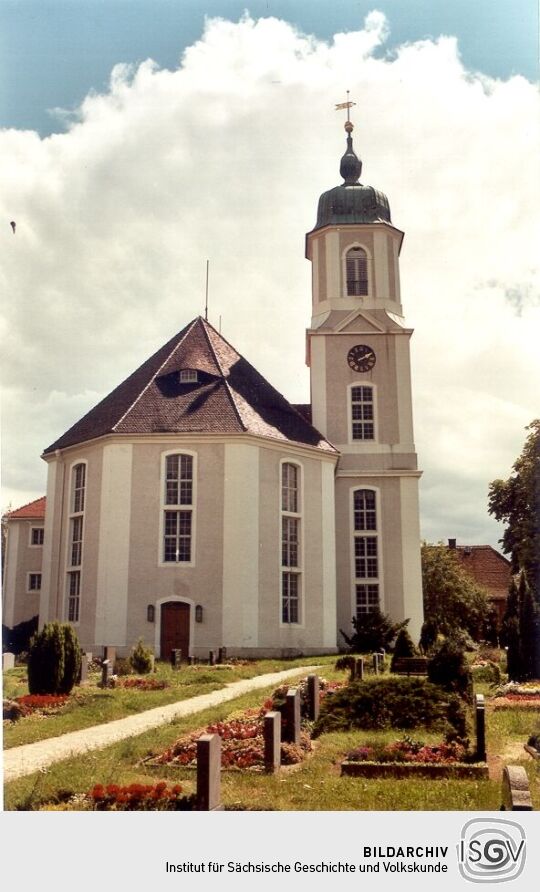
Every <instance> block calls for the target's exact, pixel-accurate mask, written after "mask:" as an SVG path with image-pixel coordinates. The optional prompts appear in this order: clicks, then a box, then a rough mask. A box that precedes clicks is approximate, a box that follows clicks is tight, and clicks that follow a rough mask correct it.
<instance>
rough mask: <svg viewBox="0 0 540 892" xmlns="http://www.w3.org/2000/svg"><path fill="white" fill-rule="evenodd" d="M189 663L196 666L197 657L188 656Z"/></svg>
mask: <svg viewBox="0 0 540 892" xmlns="http://www.w3.org/2000/svg"><path fill="white" fill-rule="evenodd" d="M188 664H189V665H190V666H194V665H195V657H188Z"/></svg>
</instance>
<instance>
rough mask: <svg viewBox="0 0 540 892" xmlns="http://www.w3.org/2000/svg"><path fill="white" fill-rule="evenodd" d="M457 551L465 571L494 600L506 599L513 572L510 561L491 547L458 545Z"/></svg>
mask: <svg viewBox="0 0 540 892" xmlns="http://www.w3.org/2000/svg"><path fill="white" fill-rule="evenodd" d="M455 551H456V555H457V557H458V558H459V561H460V563H461V566H462V567H463V569H464V570H466V572H467V573H468V574H469V576H472V578H473V579H474V580H475V581H476V582H478V584H479V585H483V586H484V588H486V589H487V590H488V592H489V594H490V595H491V597H492V598H497V599H498V598H506V596H507V595H508V587H509V585H510V580H511V578H512V572H511V564H510V561H509V560H508V559H507V558H505V557H504V555H502V554H500V553H499V552H498V551H496V550H495V548H492V547H491V545H457V546H456V548H455Z"/></svg>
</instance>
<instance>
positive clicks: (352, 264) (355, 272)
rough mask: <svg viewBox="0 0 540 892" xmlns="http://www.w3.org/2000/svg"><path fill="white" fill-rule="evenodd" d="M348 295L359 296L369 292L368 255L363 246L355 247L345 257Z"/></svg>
mask: <svg viewBox="0 0 540 892" xmlns="http://www.w3.org/2000/svg"><path fill="white" fill-rule="evenodd" d="M345 276H346V279H347V295H349V296H358V297H361V296H363V295H367V293H368V256H367V254H366V252H365V251H364V249H363V248H359V247H354V248H350V249H349V250H348V251H347V254H346V257H345Z"/></svg>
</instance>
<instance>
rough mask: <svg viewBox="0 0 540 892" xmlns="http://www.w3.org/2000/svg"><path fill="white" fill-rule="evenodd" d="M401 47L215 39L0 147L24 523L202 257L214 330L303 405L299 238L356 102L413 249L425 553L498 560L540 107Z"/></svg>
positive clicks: (431, 49)
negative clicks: (69, 437)
mask: <svg viewBox="0 0 540 892" xmlns="http://www.w3.org/2000/svg"><path fill="white" fill-rule="evenodd" d="M387 35H388V23H387V22H386V19H385V18H384V16H383V15H382V14H381V13H379V12H372V13H370V15H369V16H368V18H367V20H366V23H365V26H364V28H363V29H362V30H359V31H357V32H351V33H348V34H338V35H336V37H335V39H334V42H333V43H332V44H327V43H324V42H321V41H318V40H316V39H315V38H312V37H306V36H305V35H302V34H300V33H298V31H297V30H295V29H294V28H293V27H292V26H290V25H289V24H287V23H285V22H282V21H279V20H277V19H274V18H269V19H260V20H258V21H253V20H252V19H250V18H249V16H244V18H243V19H242V20H241V21H240V22H238V23H231V22H227V21H224V20H222V19H213V20H209V21H207V23H206V29H205V32H204V35H203V36H202V37H201V39H200V40H199V41H197V42H196V43H195V44H194V45H193V46H191V47H189V48H188V49H187V51H186V52H185V53H184V56H183V58H182V61H181V64H180V66H179V68H178V69H177V70H175V71H169V70H161V69H159V68H158V67H157V66H156V65H155V63H153V62H152V61H151V60H148V61H146V62H144V63H143V64H142V65H140V66H139V67H130V66H125V65H117V66H116V67H115V68H114V70H113V72H112V74H111V80H110V86H109V90H108V91H107V92H106V93H103V94H95V93H93V94H90V95H89V96H87V97H86V99H85V100H84V102H83V104H82V105H81V108H80V109H79V110H78V111H77V114H76V115H75V116H71V115H67V116H65V119H66V121H70V120H71V121H72V123H71V124H70V125H69V126H70V129H69V130H68V131H67V132H66V133H61V134H55V135H53V136H51V137H49V138H47V139H43V140H41V139H40V138H39V137H38V136H37V134H35V133H32V132H17V131H14V130H10V131H4V132H2V133H1V134H0V152H1V159H0V171H1V174H0V176H1V177H2V180H3V182H2V185H1V190H0V194H1V199H0V200H1V203H2V217H1V218H0V219H3V220H4V221H6V222H5V224H4V232H3V234H2V270H1V272H0V276H1V283H0V284H1V286H2V292H3V294H4V295H5V296H6V299H5V301H4V312H3V316H4V318H3V326H4V343H5V344H7V349H6V351H5V354H4V372H3V379H4V394H5V396H4V430H5V434H4V470H3V476H4V485H5V487H6V490H7V492H8V493H9V495H10V497H11V498H12V500H13V501H14V503H16V502H17V495H18V494H19V493H20V496H21V498H20V500H19V501H21V502H23V501H25V500H27V496H28V493H29V492H30V493H31V495H32V494H34V493H35V495H36V496H37V495H39V494H41V493H42V492H43V491H44V478H45V474H44V470H45V469H44V466H43V467H41V463H40V460H39V454H40V452H41V451H42V449H43V448H44V447H45V446H47V445H48V444H49V443H50V442H51V441H52V440H54V439H55V438H56V437H57V436H58V435H59V434H60V433H62V432H63V430H65V429H67V427H69V426H70V425H71V424H72V423H73V422H74V421H75V420H76V419H77V418H78V417H80V416H81V415H82V414H83V413H84V412H85V411H86V410H87V409H89V408H90V407H91V406H92V405H93V404H95V402H97V401H98V399H99V398H100V397H101V396H103V395H104V394H105V393H107V392H109V391H110V390H111V389H112V388H113V387H114V386H115V385H116V384H117V383H119V381H120V380H122V379H123V378H124V377H125V376H126V375H127V374H128V373H129V372H131V371H132V370H133V369H134V368H136V367H137V365H139V364H140V363H141V362H142V361H143V360H144V359H146V358H147V357H148V356H149V355H150V354H151V353H152V352H153V351H154V350H155V349H157V348H158V347H159V346H161V344H163V343H165V341H166V340H167V339H168V338H169V337H171V336H172V334H174V332H175V331H178V330H180V328H182V327H183V326H184V325H185V324H186V323H187V322H188V321H189V320H190V319H191V318H193V317H194V316H195V315H196V314H197V313H200V312H202V310H203V307H204V277H205V266H206V259H207V258H210V319H211V321H212V322H214V324H216V325H217V323H218V320H219V318H220V317H221V318H222V328H223V332H224V334H225V335H226V336H227V338H228V339H229V340H231V341H232V342H233V343H234V344H235V346H236V347H237V348H238V349H239V350H240V351H241V352H243V353H244V354H245V355H246V357H247V358H248V359H250V360H251V361H252V362H253V363H254V364H255V365H256V366H257V367H258V368H259V369H260V371H261V372H262V373H263V374H264V375H266V377H268V378H269V380H271V382H272V383H273V384H274V385H275V386H277V387H278V389H280V390H281V391H282V392H284V393H285V394H286V395H287V396H288V397H289V398H290V399H291V400H292V401H305V400H306V399H307V398H308V392H309V390H308V373H307V370H306V369H305V368H304V366H303V356H304V330H305V328H306V326H307V324H308V322H309V316H310V270H309V264H308V263H307V261H305V260H304V259H303V248H304V234H305V232H306V231H308V230H309V229H311V227H312V226H313V223H314V220H315V213H316V205H317V199H318V196H319V194H320V193H321V192H322V191H324V190H326V189H328V188H330V187H332V186H333V185H337V183H338V182H339V181H340V178H339V175H338V166H339V158H340V156H341V154H342V152H343V148H344V134H343V131H342V129H341V128H342V116H343V113H342V112H341V113H335V112H334V111H333V106H334V103H335V102H340V101H343V100H344V98H345V90H346V89H350V91H351V98H352V99H354V100H355V101H356V103H357V106H356V108H355V109H354V116H353V117H354V120H355V123H356V129H355V147H356V148H357V150H359V153H360V154H361V155H362V157H363V161H364V174H363V180H364V182H368V183H372V184H373V185H375V186H377V187H378V188H380V189H382V190H383V191H385V192H386V193H387V194H388V195H389V198H390V204H391V207H392V215H393V220H394V223H395V225H396V226H397V227H399V228H400V229H403V230H405V232H406V239H405V244H404V248H403V251H402V285H403V301H404V307H405V311H406V313H407V317H408V321H410V322H411V323H413V324H414V325H415V327H416V334H415V338H414V341H413V362H414V368H413V372H414V384H415V394H416V399H415V405H416V417H415V421H416V435H417V436H416V439H417V446H418V451H419V456H420V464H421V467H423V468H424V469H425V475H424V480H423V483H422V492H423V502H422V505H423V532H424V535H426V536H427V537H428V538H439V537H445V536H446V535H454V536H457V537H458V538H461V539H465V537H467V536H469V537H471V536H473V535H474V537H475V541H482V540H485V541H495V539H496V536H497V534H496V533H495V532H494V529H495V528H494V525H493V524H492V522H491V521H490V520H489V519H488V518H487V516H486V513H485V512H486V491H487V486H488V483H489V481H490V480H491V479H493V478H494V477H497V476H506V475H507V474H508V473H509V471H510V467H511V464H512V462H513V461H514V459H515V458H516V456H517V454H518V452H519V451H520V448H521V444H522V442H523V440H524V437H525V433H524V431H523V427H524V426H525V424H527V423H528V422H529V421H530V420H532V418H533V417H534V416H535V415H538V403H537V393H536V391H537V382H538V373H539V372H540V359H539V356H538V354H539V351H538V349H537V342H538V326H539V316H540V308H539V306H538V298H537V295H538V270H537V269H536V268H535V259H534V256H535V255H534V252H535V250H536V246H537V239H538V232H537V231H535V226H536V220H537V208H538V205H539V197H540V195H539V192H540V189H539V180H538V173H537V156H538V147H539V145H540V138H539V135H538V110H537V97H536V92H535V89H534V87H533V86H532V85H531V84H529V83H528V82H527V81H526V80H524V79H523V78H521V77H514V78H512V79H510V80H508V81H506V82H501V81H495V80H492V79H489V78H487V77H486V76H484V75H476V74H473V73H471V72H468V71H466V70H465V69H464V67H463V65H462V63H461V60H460V57H459V50H458V46H457V43H456V40H455V39H454V38H452V37H441V38H440V39H438V40H436V41H429V40H423V41H419V42H417V43H411V44H408V45H406V46H403V47H401V48H399V49H398V50H397V51H396V52H393V53H392V54H388V53H386V52H385V40H386V37H387ZM179 42H180V41H179ZM9 220H16V221H17V232H16V235H15V236H13V235H12V233H11V229H10V228H9V223H8V221H9ZM534 280H536V284H535V283H534ZM4 501H5V500H4Z"/></svg>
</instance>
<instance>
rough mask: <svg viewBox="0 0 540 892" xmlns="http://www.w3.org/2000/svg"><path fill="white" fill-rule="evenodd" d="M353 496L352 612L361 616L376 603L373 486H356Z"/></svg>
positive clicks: (376, 539) (377, 569)
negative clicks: (360, 487)
mask: <svg viewBox="0 0 540 892" xmlns="http://www.w3.org/2000/svg"><path fill="white" fill-rule="evenodd" d="M353 499H354V502H353V526H354V531H353V546H354V585H355V595H356V615H357V616H361V615H362V614H365V613H372V612H373V610H375V609H376V608H377V607H378V606H379V582H380V580H379V573H380V557H379V537H378V526H377V496H376V493H375V491H374V490H373V489H357V490H355V492H354V495H353Z"/></svg>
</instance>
